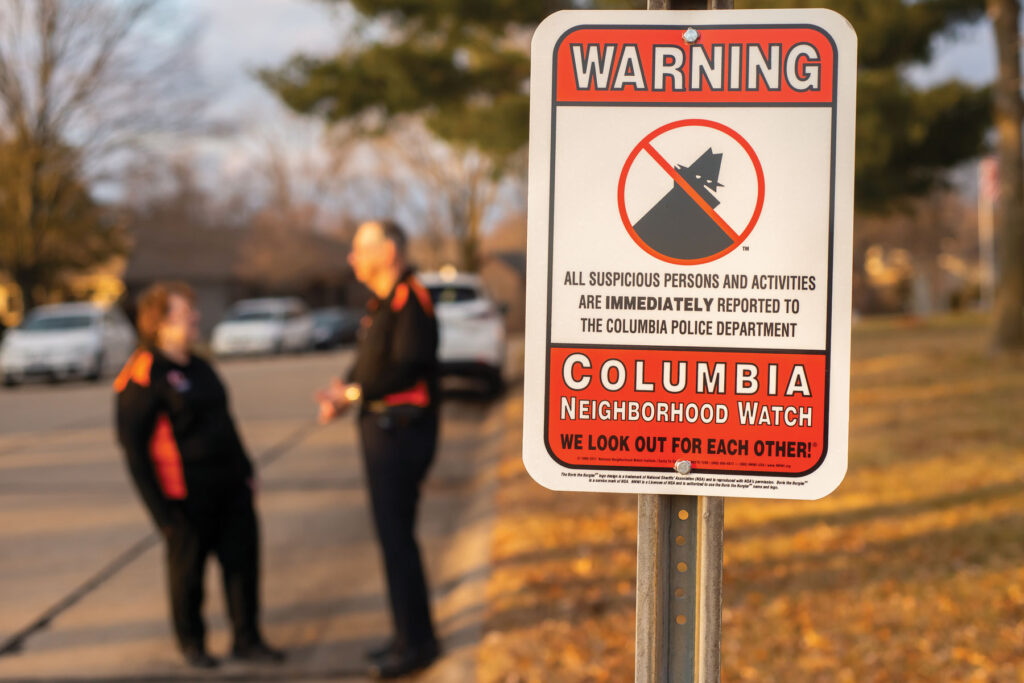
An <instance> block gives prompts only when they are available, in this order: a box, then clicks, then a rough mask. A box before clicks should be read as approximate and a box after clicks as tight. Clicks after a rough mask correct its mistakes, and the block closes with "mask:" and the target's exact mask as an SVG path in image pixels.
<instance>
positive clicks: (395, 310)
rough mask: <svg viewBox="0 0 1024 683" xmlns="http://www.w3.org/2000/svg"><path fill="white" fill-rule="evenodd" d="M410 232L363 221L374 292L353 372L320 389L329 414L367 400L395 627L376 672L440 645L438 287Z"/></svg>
mask: <svg viewBox="0 0 1024 683" xmlns="http://www.w3.org/2000/svg"><path fill="white" fill-rule="evenodd" d="M405 241H406V240H405V234H404V232H403V231H402V229H401V228H400V227H399V226H398V225H396V224H395V223H392V222H384V221H373V222H369V223H364V224H363V225H361V226H360V227H359V229H358V230H357V231H356V236H355V238H354V240H353V242H352V253H351V254H350V256H349V263H350V264H351V265H352V269H353V271H354V272H355V276H356V278H357V279H358V280H359V281H360V282H362V283H363V284H365V285H366V286H367V287H368V288H369V289H370V290H371V291H372V292H373V293H374V295H375V297H374V298H373V299H371V301H370V303H369V305H368V312H367V315H366V318H364V322H363V328H362V330H361V333H360V338H359V348H358V353H357V358H356V363H355V366H354V367H353V368H352V371H351V372H350V373H349V376H348V378H347V381H346V382H343V381H341V380H334V381H333V382H332V384H331V386H330V387H329V388H328V389H327V390H326V391H323V392H320V393H319V394H318V396H317V398H318V401H319V404H320V421H321V422H324V423H326V422H329V421H330V420H332V419H334V418H335V417H336V416H337V415H339V414H341V413H342V412H343V411H344V410H345V409H346V408H347V407H348V406H349V405H350V404H352V403H354V402H356V401H361V408H360V411H359V434H360V438H361V441H362V447H363V460H364V465H365V469H366V478H367V483H368V485H369V489H370V502H371V507H372V511H373V519H374V523H375V526H376V530H377V536H378V540H379V541H380V545H381V550H382V553H383V557H384V568H385V573H386V574H387V585H388V596H389V599H390V604H391V613H392V619H393V622H394V631H395V633H394V638H393V640H392V641H391V642H390V643H389V644H388V645H387V646H385V647H382V648H380V649H378V650H376V651H374V652H371V653H369V658H370V673H371V674H373V675H375V676H378V677H380V678H393V677H397V676H401V675H404V674H407V673H410V672H412V671H416V670H418V669H422V668H424V667H426V666H428V665H429V664H430V663H431V662H433V661H434V660H435V659H436V658H437V656H438V652H439V650H438V643H437V639H436V636H435V634H434V628H433V624H432V621H431V617H430V605H429V597H428V592H427V584H426V579H425V577H424V573H423V562H422V560H421V558H420V551H419V547H418V546H417V544H416V539H415V538H414V536H413V530H414V527H415V523H416V506H417V502H418V500H419V496H420V487H421V485H422V483H423V479H424V478H425V476H426V474H427V470H428V469H429V467H430V464H431V462H432V461H433V459H434V451H435V449H436V445H437V429H438V401H437V399H438V388H437V322H436V320H435V319H434V308H433V302H432V301H431V298H430V293H429V292H428V291H427V290H426V289H425V288H424V287H423V285H421V284H420V283H419V282H418V281H417V280H416V278H415V276H414V275H413V273H412V270H411V269H409V268H408V267H407V265H406V259H405Z"/></svg>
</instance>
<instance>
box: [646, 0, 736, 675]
mask: <svg viewBox="0 0 1024 683" xmlns="http://www.w3.org/2000/svg"><path fill="white" fill-rule="evenodd" d="M732 7H733V0H647V9H676V10H680V9H732ZM680 476H683V475H680ZM637 512H638V522H637V563H636V674H635V679H636V682H637V683H677V682H680V681H682V682H687V683H688V682H693V683H716V682H717V681H720V680H721V634H722V548H723V541H724V539H723V532H724V528H725V521H724V520H725V500H724V499H723V498H718V497H708V496H663V495H641V496H639V500H638V505H637Z"/></svg>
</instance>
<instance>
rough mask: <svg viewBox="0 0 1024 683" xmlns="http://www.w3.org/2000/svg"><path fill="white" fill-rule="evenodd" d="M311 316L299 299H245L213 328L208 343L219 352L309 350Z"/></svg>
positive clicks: (218, 353) (220, 353) (311, 345)
mask: <svg viewBox="0 0 1024 683" xmlns="http://www.w3.org/2000/svg"><path fill="white" fill-rule="evenodd" d="M313 343H314V337H313V316H312V315H310V313H309V309H308V308H307V307H306V304H304V303H303V302H302V300H301V299H298V298H295V297H275V298H265V299H244V300H242V301H239V302H238V303H236V304H235V305H234V306H232V307H231V309H230V310H229V311H228V313H227V315H226V316H225V317H224V320H222V321H221V322H219V323H217V325H216V326H215V327H214V328H213V335H212V338H211V340H210V346H211V347H212V348H213V352H214V353H215V354H217V355H219V356H228V355H236V354H255V353H282V352H285V351H308V350H309V349H312V348H313Z"/></svg>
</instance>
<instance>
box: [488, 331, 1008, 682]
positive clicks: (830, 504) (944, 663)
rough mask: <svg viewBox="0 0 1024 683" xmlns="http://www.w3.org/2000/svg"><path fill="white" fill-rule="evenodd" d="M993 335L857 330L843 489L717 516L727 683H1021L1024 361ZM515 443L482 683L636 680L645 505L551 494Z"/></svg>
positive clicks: (501, 498)
mask: <svg viewBox="0 0 1024 683" xmlns="http://www.w3.org/2000/svg"><path fill="white" fill-rule="evenodd" d="M984 325H985V321H984V320H983V319H982V318H980V317H977V316H971V315H962V316H948V317H941V318H934V319H928V320H918V321H907V320H905V319H880V320H867V321H864V322H861V323H859V324H857V325H855V327H854V334H853V367H852V372H853V382H852V394H851V424H850V467H849V472H848V473H847V475H846V479H845V480H844V482H843V484H842V485H841V486H840V488H839V489H838V490H837V491H836V492H834V493H833V494H831V495H830V496H828V497H827V498H825V499H823V500H820V501H812V502H807V501H758V500H748V499H737V498H731V499H728V500H727V502H726V545H725V599H724V606H723V633H722V660H723V661H722V668H723V680H726V681H780V682H785V683H790V682H796V681H823V682H832V681H857V682H860V681H893V682H903V681H928V682H932V681H999V682H1002V681H1007V682H1011V681H1015V682H1018V683H1021V682H1024V355H1021V354H1009V355H994V354H992V353H990V351H989V345H988V339H987V331H986V329H985V326H984ZM510 409H511V410H516V409H519V410H521V403H514V402H513V403H512V404H511V408H510ZM518 438H519V435H518V434H510V435H509V438H508V441H507V443H506V446H507V448H506V452H505V457H504V460H503V462H502V466H501V476H502V486H501V488H500V490H499V493H498V521H497V525H496V529H495V541H494V548H493V561H494V571H493V574H492V577H491V580H490V586H489V593H490V596H489V597H490V606H489V610H490V611H489V614H488V634H487V636H486V638H485V641H484V646H483V647H482V648H481V650H480V658H479V666H478V674H479V680H481V681H495V682H497V681H503V682H506V683H513V682H517V681H522V682H526V681H543V682H545V683H547V682H548V681H559V683H563V682H565V683H568V682H571V681H616V682H618V681H628V680H632V677H633V620H634V613H633V602H634V578H635V566H636V565H635V563H636V550H635V547H636V546H635V543H636V498H635V496H628V495H609V494H570V493H553V492H550V491H547V490H545V489H543V488H541V487H540V486H539V485H537V484H534V483H533V482H532V480H530V478H529V476H528V475H527V474H526V472H525V470H524V469H523V467H522V463H521V460H520V459H519V458H520V455H519V452H518V449H519V441H518Z"/></svg>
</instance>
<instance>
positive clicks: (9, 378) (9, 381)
mask: <svg viewBox="0 0 1024 683" xmlns="http://www.w3.org/2000/svg"><path fill="white" fill-rule="evenodd" d="M3 382H4V386H5V387H11V388H13V387H16V386H18V385H19V384H20V382H19V381H18V380H17V379H16V378H15V377H14V376H13V375H4V380H3Z"/></svg>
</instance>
